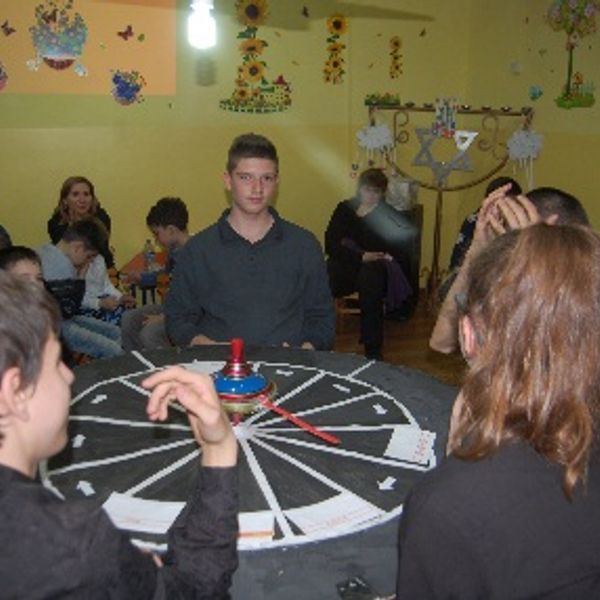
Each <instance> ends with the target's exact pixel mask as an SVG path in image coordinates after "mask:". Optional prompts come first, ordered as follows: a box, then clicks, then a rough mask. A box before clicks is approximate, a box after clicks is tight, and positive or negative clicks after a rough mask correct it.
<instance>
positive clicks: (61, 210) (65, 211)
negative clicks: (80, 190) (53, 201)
mask: <svg viewBox="0 0 600 600" xmlns="http://www.w3.org/2000/svg"><path fill="white" fill-rule="evenodd" d="M78 183H85V184H86V185H87V186H88V187H89V188H90V194H91V196H92V205H91V207H90V213H89V216H91V217H93V216H94V215H95V214H96V213H97V212H98V208H99V206H100V203H99V202H98V198H96V190H95V189H94V184H93V183H92V182H91V181H90V180H89V179H88V178H87V177H82V176H81V175H75V176H73V177H69V178H67V179H65V180H64V182H63V184H62V186H61V188H60V195H59V198H58V205H57V207H56V209H55V211H54V212H55V213H58V214H59V215H60V220H61V223H70V222H71V221H70V215H69V205H68V203H67V197H68V196H69V194H70V193H71V189H72V188H73V186H74V185H77V184H78Z"/></svg>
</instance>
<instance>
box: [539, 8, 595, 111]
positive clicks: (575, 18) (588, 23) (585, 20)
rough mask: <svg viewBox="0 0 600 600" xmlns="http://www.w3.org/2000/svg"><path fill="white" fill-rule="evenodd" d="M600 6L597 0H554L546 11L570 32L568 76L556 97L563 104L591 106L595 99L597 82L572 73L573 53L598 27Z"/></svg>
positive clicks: (558, 28) (555, 25) (552, 21)
mask: <svg viewBox="0 0 600 600" xmlns="http://www.w3.org/2000/svg"><path fill="white" fill-rule="evenodd" d="M599 8H600V3H599V2H597V0H554V1H553V2H552V4H551V5H550V8H549V9H548V12H547V14H546V19H547V21H548V23H549V24H550V26H551V27H552V29H554V30H555V31H564V32H565V33H566V34H567V42H566V50H567V52H568V54H569V56H568V61H567V79H566V82H565V85H564V87H563V91H562V94H561V95H560V96H559V97H558V98H556V99H555V102H556V105H557V106H558V107H560V108H581V107H589V106H592V105H593V104H594V102H595V99H594V84H593V83H591V82H587V83H585V82H584V80H583V75H581V73H573V53H574V52H575V48H577V46H578V45H579V42H580V40H581V38H583V37H585V36H586V35H589V34H591V33H594V32H595V31H596V12H597V11H598V9H599ZM576 75H577V76H578V77H577V78H576Z"/></svg>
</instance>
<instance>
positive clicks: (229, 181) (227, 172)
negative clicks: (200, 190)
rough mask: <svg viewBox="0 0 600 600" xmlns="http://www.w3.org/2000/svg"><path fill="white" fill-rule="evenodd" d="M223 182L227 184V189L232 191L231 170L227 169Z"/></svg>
mask: <svg viewBox="0 0 600 600" xmlns="http://www.w3.org/2000/svg"><path fill="white" fill-rule="evenodd" d="M223 183H224V184H225V189H226V190H227V191H228V192H230V191H231V174H230V173H229V171H225V172H224V173H223Z"/></svg>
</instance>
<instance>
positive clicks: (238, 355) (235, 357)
mask: <svg viewBox="0 0 600 600" xmlns="http://www.w3.org/2000/svg"><path fill="white" fill-rule="evenodd" d="M245 361H246V359H245V358H244V340H243V339H242V338H233V339H232V340H231V362H245Z"/></svg>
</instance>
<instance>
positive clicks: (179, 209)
mask: <svg viewBox="0 0 600 600" xmlns="http://www.w3.org/2000/svg"><path fill="white" fill-rule="evenodd" d="M188 218H189V215H188V209H187V206H186V205H185V202H184V201H183V200H182V199H181V198H172V197H169V196H167V197H166V198H161V199H160V200H159V201H158V202H157V203H156V204H155V205H154V206H153V207H152V208H151V209H150V211H149V212H148V216H147V217H146V225H147V226H148V227H167V226H169V225H173V226H174V227H177V229H179V230H180V231H186V230H187V226H188Z"/></svg>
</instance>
